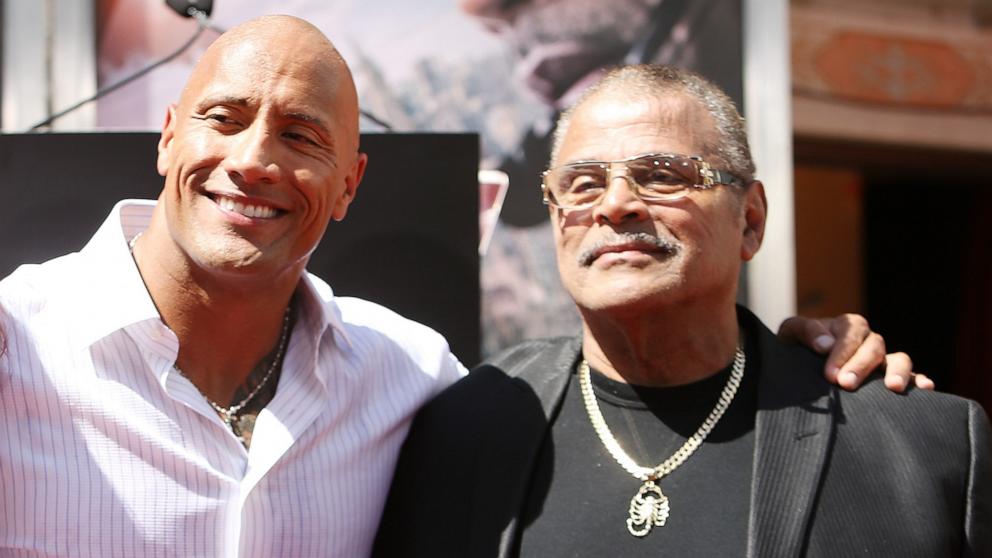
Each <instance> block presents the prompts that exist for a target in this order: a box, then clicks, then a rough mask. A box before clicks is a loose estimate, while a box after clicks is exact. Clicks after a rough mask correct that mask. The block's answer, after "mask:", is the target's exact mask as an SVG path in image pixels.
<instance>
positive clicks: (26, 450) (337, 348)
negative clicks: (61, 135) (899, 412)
mask: <svg viewBox="0 0 992 558" xmlns="http://www.w3.org/2000/svg"><path fill="white" fill-rule="evenodd" d="M365 165H366V157H365V155H363V154H361V153H360V152H359V150H358V106H357V99H356V95H355V88H354V85H353V83H352V79H351V76H350V73H349V71H348V68H347V66H346V65H345V63H344V61H343V60H342V59H341V57H340V56H339V55H338V53H337V51H336V50H335V49H334V47H333V46H332V45H331V43H330V42H328V40H327V39H326V38H325V37H324V36H323V35H322V34H321V33H320V32H319V31H318V30H317V29H315V28H314V27H312V26H311V25H310V24H308V23H306V22H304V21H302V20H299V19H295V18H291V17H285V16H278V17H265V18H261V19H258V20H253V21H251V22H248V23H246V24H243V25H241V26H239V27H237V28H235V29H233V30H231V31H230V32H228V33H226V34H225V35H223V36H222V37H221V38H220V39H218V40H217V41H216V42H215V43H214V44H213V45H212V46H211V47H210V49H208V50H207V52H206V53H205V54H204V56H203V59H202V60H201V61H200V63H199V64H198V65H197V67H196V69H195V70H194V71H193V74H192V76H191V77H190V79H189V82H188V84H187V85H186V87H185V89H184V90H183V92H182V95H181V97H180V99H179V102H178V104H176V105H175V106H171V107H169V109H168V111H167V113H166V118H165V123H164V125H163V130H162V136H161V141H160V142H159V147H158V170H159V172H160V174H162V175H163V176H164V177H165V181H164V187H163V189H162V193H161V195H160V196H159V199H158V201H157V202H150V201H149V202H146V201H135V200H129V201H123V202H121V203H119V204H118V205H117V206H116V207H115V208H114V210H113V212H112V213H111V214H110V216H108V218H107V220H106V221H105V223H104V225H103V226H102V227H101V228H100V230H99V231H98V232H97V233H96V235H95V236H94V237H93V239H92V240H91V241H90V242H89V244H87V246H86V247H85V248H83V250H82V251H80V252H79V253H75V254H70V255H68V256H64V257H62V258H58V259H56V260H53V261H50V262H47V263H45V264H42V265H40V266H24V267H22V268H20V269H19V270H18V271H17V272H15V273H14V274H13V275H12V276H11V277H9V278H8V279H6V280H4V281H3V282H2V283H0V306H4V307H6V309H7V310H8V313H9V314H10V316H9V318H8V319H6V320H5V322H6V323H4V324H0V327H2V328H3V329H5V330H6V332H7V333H8V335H9V338H10V340H9V344H8V345H9V347H8V352H7V355H5V356H4V357H3V359H0V556H20V555H32V556H36V555H44V556H85V557H105V556H142V557H151V556H183V557H187V556H204V557H218V556H244V557H254V556H257V557H273V556H280V557H290V556H340V557H348V558H353V557H356V556H365V555H367V554H368V553H369V549H370V546H371V543H372V538H373V536H374V530H375V527H376V524H377V522H378V519H379V515H380V512H381V509H382V506H383V503H384V500H385V497H386V491H387V488H388V485H389V480H390V477H391V475H392V473H393V468H394V466H395V462H396V457H397V453H398V451H399V446H400V444H401V443H402V441H403V438H404V436H405V435H406V431H407V429H408V427H409V422H410V419H411V417H412V416H413V414H414V413H415V411H416V410H417V408H418V407H420V405H421V404H423V403H424V402H425V401H426V400H428V399H430V398H431V397H432V396H433V395H434V394H436V393H437V392H439V391H440V390H441V389H442V388H443V387H445V386H447V385H449V384H451V383H452V382H453V381H454V380H455V379H457V378H458V377H460V376H462V375H463V374H464V373H465V370H464V368H463V367H462V366H461V364H459V362H458V361H457V359H455V357H454V356H452V355H451V353H450V352H449V350H448V346H447V344H446V343H445V341H444V339H442V338H441V336H440V335H438V334H437V333H435V332H434V331H432V330H430V329H428V328H426V327H424V326H422V325H419V324H416V323H413V322H410V321H408V320H406V319H404V318H402V317H400V316H398V315H396V314H394V313H392V312H390V311H389V310H387V309H385V308H382V307H380V306H377V305H375V304H372V303H369V302H365V301H362V300H357V299H351V298H341V297H334V296H332V293H331V290H330V288H329V287H328V286H327V285H326V284H325V283H323V282H322V281H321V280H320V279H318V278H316V277H314V276H312V275H309V274H308V273H307V272H306V271H305V267H306V264H307V260H308V258H309V256H310V253H311V252H312V251H313V250H314V248H315V247H316V246H317V243H318V241H319V240H320V238H321V237H322V236H323V235H324V232H325V229H326V228H327V226H328V223H329V222H330V221H331V220H332V219H333V220H340V219H343V218H344V217H345V215H346V214H347V210H348V207H349V205H350V204H351V202H352V200H354V197H355V193H356V190H357V188H358V185H359V182H360V181H361V178H362V174H363V172H364V170H365ZM108 172H113V171H112V170H108ZM81 187H84V186H81ZM330 236H331V239H332V241H333V236H334V235H333V232H332V233H331V235H330ZM811 323H812V327H811V328H810V329H808V331H815V330H816V327H817V324H816V323H815V322H811ZM836 323H837V324H840V327H841V329H844V326H845V324H847V325H850V324H849V322H848V320H846V319H843V318H842V319H841V320H839V321H838V322H836ZM798 329H800V330H802V326H799V327H798ZM846 329H847V330H848V331H849V333H851V332H853V334H849V335H847V336H843V335H841V336H839V340H840V341H842V342H841V343H837V346H838V347H837V349H835V352H834V354H835V359H834V362H835V363H836V364H838V365H839V364H843V363H845V361H846V362H847V363H848V366H855V368H858V366H860V365H864V366H862V369H865V370H866V369H868V368H871V367H873V366H874V364H870V363H868V362H866V361H872V360H874V363H876V364H877V362H878V361H879V360H880V359H881V357H882V354H881V353H882V352H884V351H881V350H880V343H878V340H877V339H876V338H877V336H875V337H872V336H869V337H867V339H866V338H865V335H866V334H867V332H868V330H867V328H866V327H863V324H862V327H861V328H858V327H847V328H846ZM858 331H860V333H857V332H858ZM808 338H809V339H812V338H813V337H808ZM862 339H866V342H865V344H864V345H863V346H862V348H861V349H857V347H858V345H859V344H860V343H861V341H862ZM845 347H846V348H845ZM872 355H874V357H872ZM849 357H850V360H848V358H849ZM851 363H854V364H851ZM858 363H860V365H859V364H858ZM892 368H896V369H899V370H902V371H903V372H908V370H909V367H908V366H906V365H905V364H904V365H902V366H892V364H890V369H892ZM904 375H905V374H904ZM903 379H905V378H903Z"/></svg>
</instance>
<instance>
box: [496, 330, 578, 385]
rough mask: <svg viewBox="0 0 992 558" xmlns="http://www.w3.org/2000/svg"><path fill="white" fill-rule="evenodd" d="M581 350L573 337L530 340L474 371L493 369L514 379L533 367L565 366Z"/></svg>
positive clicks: (508, 349)
mask: <svg viewBox="0 0 992 558" xmlns="http://www.w3.org/2000/svg"><path fill="white" fill-rule="evenodd" d="M581 348H582V342H581V340H580V339H579V338H578V337H574V336H573V337H548V338H542V339H531V340H528V341H524V342H522V343H518V344H516V345H514V346H512V347H509V348H506V349H503V350H502V351H500V352H498V353H496V354H495V355H493V356H491V357H489V358H487V359H486V360H484V361H483V362H482V364H480V365H479V366H477V367H476V370H481V369H492V368H495V369H499V370H501V371H503V372H504V373H505V374H506V375H507V376H510V377H516V376H519V375H520V374H521V373H524V372H527V371H528V370H530V369H531V368H533V367H535V366H544V367H547V366H555V365H556V364H566V363H564V362H562V361H574V360H575V358H577V356H578V353H579V351H580V350H581ZM567 364H574V362H567Z"/></svg>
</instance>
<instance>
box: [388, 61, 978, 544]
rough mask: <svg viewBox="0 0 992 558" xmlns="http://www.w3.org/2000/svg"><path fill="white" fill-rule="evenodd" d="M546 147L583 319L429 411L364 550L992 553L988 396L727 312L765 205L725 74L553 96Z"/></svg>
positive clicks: (606, 83)
mask: <svg viewBox="0 0 992 558" xmlns="http://www.w3.org/2000/svg"><path fill="white" fill-rule="evenodd" d="M551 161H552V163H551V168H550V170H548V171H547V172H546V173H545V174H544V180H543V190H544V196H545V200H546V202H547V204H548V205H549V207H550V218H551V223H552V228H553V230H554V235H555V243H556V249H557V261H558V269H559V272H560V275H561V279H562V283H563V284H564V287H565V289H566V290H567V291H568V292H569V294H570V295H571V297H572V299H573V300H574V301H575V304H576V306H577V307H578V309H579V312H580V314H581V316H582V331H581V332H580V333H579V334H578V335H576V336H575V337H572V338H559V339H550V340H539V341H532V342H527V343H524V344H522V345H519V346H517V347H515V348H512V349H509V350H508V351H507V352H505V353H503V354H502V355H500V356H498V357H496V358H495V359H493V361H492V362H491V363H490V364H489V365H486V366H482V367H480V368H478V369H476V370H475V371H474V372H473V373H472V374H470V375H469V376H468V377H467V378H465V379H463V380H461V381H459V383H457V384H455V386H453V387H452V388H449V389H448V390H447V391H445V392H444V393H442V394H441V395H440V396H439V397H438V398H436V399H435V400H434V401H433V402H431V403H430V404H428V405H427V406H426V407H425V408H423V409H422V410H421V411H420V412H419V414H418V416H417V418H416V419H415V420H414V423H413V426H412V428H411V430H410V434H409V436H408V438H407V441H406V443H405V446H404V448H403V451H402V453H401V456H400V460H399V464H398V467H397V474H396V477H395V478H394V481H393V488H392V491H391V493H390V497H389V500H388V502H387V507H386V512H385V514H384V517H383V521H382V524H381V527H380V531H379V534H378V538H377V547H376V552H375V554H377V555H379V556H463V557H470V556H500V557H510V556H523V557H546V556H624V557H636V556H659V555H668V556H755V557H758V556H760V557H770V556H854V555H866V556H976V557H977V556H989V555H992V538H990V534H989V530H988V526H989V525H992V452H990V443H992V439H990V427H989V421H988V417H987V416H986V414H985V412H984V411H983V410H982V409H981V407H980V406H979V405H978V404H977V403H975V402H973V401H968V400H964V399H960V398H957V397H954V396H950V395H946V394H939V393H933V392H926V391H919V390H910V391H909V392H908V393H907V394H906V395H905V396H899V395H896V394H894V393H891V392H890V391H888V390H886V389H884V387H883V386H882V383H881V382H879V381H875V382H869V383H868V384H866V385H865V386H864V387H863V388H861V389H860V390H859V391H857V392H853V393H852V392H846V391H843V390H839V389H837V388H836V387H835V386H833V385H831V384H830V383H828V382H826V381H825V380H824V378H823V376H822V374H821V370H822V368H823V360H822V359H821V358H820V357H818V356H816V355H814V354H812V353H810V352H808V351H807V350H805V349H802V348H799V347H795V346H790V345H786V344H784V343H782V342H781V341H780V340H779V339H777V338H776V337H775V336H774V335H773V334H772V333H771V332H770V331H769V330H768V329H767V328H766V327H765V326H764V325H763V324H762V323H761V322H760V321H759V320H758V318H756V317H755V316H754V315H753V314H751V313H750V312H749V311H748V310H747V309H745V308H743V307H739V306H735V302H734V301H735V295H736V291H737V280H738V275H739V272H740V268H741V265H742V263H743V262H745V261H747V260H750V259H751V258H752V257H753V256H754V255H755V254H756V253H757V251H758V249H759V248H760V246H761V242H762V239H763V236H764V232H765V216H766V211H767V202H766V199H765V193H764V188H763V186H762V184H761V182H759V181H758V180H756V179H755V169H754V164H753V163H752V161H751V157H750V152H749V149H748V145H747V138H746V136H745V132H744V123H743V119H742V118H741V117H740V115H739V114H738V113H737V110H736V109H735V107H734V106H733V103H732V102H731V101H730V100H729V99H728V98H727V97H726V95H724V94H723V93H722V92H721V91H720V90H719V89H718V88H716V86H714V85H712V84H710V83H709V82H707V81H706V80H704V79H703V78H701V77H700V76H698V75H696V74H693V73H691V72H688V71H685V70H679V69H675V68H671V67H665V66H648V65H643V66H631V67H625V68H620V69H618V70H615V71H613V72H611V73H610V74H608V75H607V76H606V77H605V78H604V79H603V80H602V81H601V82H599V84H598V85H596V86H594V87H593V88H592V89H591V90H590V91H589V92H587V93H586V94H585V95H584V96H583V97H582V98H581V99H580V100H579V102H578V103H577V104H576V105H575V106H574V107H573V108H572V109H570V110H569V111H567V112H566V113H564V115H563V116H562V119H561V120H560V122H559V125H558V131H557V136H556V138H555V144H554V149H553V152H552V156H551ZM424 510H429V513H426V512H424Z"/></svg>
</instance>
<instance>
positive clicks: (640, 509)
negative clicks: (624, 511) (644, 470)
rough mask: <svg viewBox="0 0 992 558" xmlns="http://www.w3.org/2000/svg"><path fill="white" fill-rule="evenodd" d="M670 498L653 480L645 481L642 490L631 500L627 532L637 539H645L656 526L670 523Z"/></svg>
mask: <svg viewBox="0 0 992 558" xmlns="http://www.w3.org/2000/svg"><path fill="white" fill-rule="evenodd" d="M670 511H671V508H669V506H668V497H667V496H665V494H664V493H663V492H662V491H661V487H660V486H658V485H657V484H655V482H654V481H653V480H647V481H644V484H643V485H641V489H640V490H638V491H637V494H635V495H634V497H633V498H631V499H630V517H628V518H627V530H628V531H630V534H631V535H634V536H635V537H643V536H645V535H647V534H648V533H650V532H651V529H652V528H653V527H655V526H657V527H664V526H665V522H666V521H668V513H669V512H670Z"/></svg>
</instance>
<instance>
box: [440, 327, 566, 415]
mask: <svg viewBox="0 0 992 558" xmlns="http://www.w3.org/2000/svg"><path fill="white" fill-rule="evenodd" d="M580 350H581V341H580V340H579V338H577V337H554V338H547V339H533V340H529V341H525V342H523V343H520V344H518V345H514V346H512V347H510V348H507V349H505V350H503V351H501V352H499V353H497V354H495V355H493V356H492V357H489V358H487V359H486V360H485V361H483V362H482V363H481V364H479V365H478V366H476V367H474V368H472V370H471V371H470V372H469V373H468V375H467V376H466V377H464V378H462V379H460V380H458V381H457V382H455V383H454V384H453V385H452V386H450V387H449V388H447V389H446V390H445V391H443V392H442V393H441V394H440V395H438V396H437V397H436V398H435V399H434V400H433V401H431V402H430V403H429V404H428V405H427V407H425V409H424V411H423V412H422V414H423V415H425V416H431V417H435V418H440V421H441V422H445V421H446V420H447V418H446V417H449V416H462V414H463V413H464V410H465V409H466V408H472V409H475V410H480V409H482V408H485V409H487V412H481V413H473V415H474V416H476V417H480V420H484V421H489V419H490V418H492V417H497V416H500V415H501V414H502V413H505V412H513V405H514V403H524V404H527V405H528V406H529V405H531V404H533V405H534V406H535V408H542V407H544V406H546V405H547V404H548V403H547V401H546V400H547V399H548V398H556V397H557V395H558V388H559V387H561V384H563V383H564V382H563V377H565V376H567V375H568V374H569V373H570V372H571V370H572V367H573V366H574V363H575V359H576V358H578V354H579V351H580Z"/></svg>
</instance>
